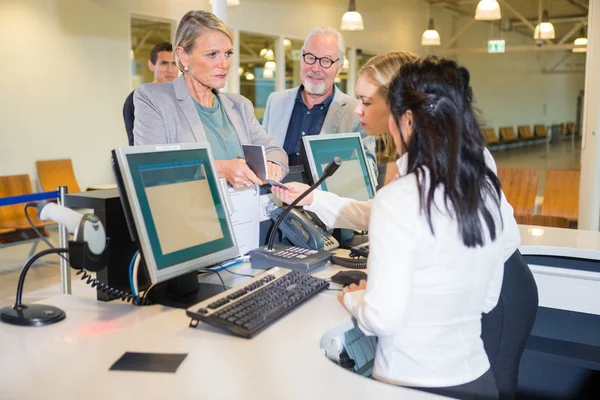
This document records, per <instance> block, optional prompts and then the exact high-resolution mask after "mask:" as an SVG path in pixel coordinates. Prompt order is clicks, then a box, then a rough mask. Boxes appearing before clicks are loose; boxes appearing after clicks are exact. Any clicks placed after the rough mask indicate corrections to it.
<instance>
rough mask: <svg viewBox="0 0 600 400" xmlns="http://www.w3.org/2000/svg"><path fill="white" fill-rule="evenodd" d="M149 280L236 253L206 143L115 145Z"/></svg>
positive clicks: (191, 268) (197, 267)
mask: <svg viewBox="0 0 600 400" xmlns="http://www.w3.org/2000/svg"><path fill="white" fill-rule="evenodd" d="M114 156H115V157H116V162H117V165H118V170H119V172H120V175H121V176H120V177H119V178H120V179H118V180H119V181H120V182H119V183H120V184H121V186H122V188H121V196H123V195H125V196H127V203H128V204H129V208H130V209H131V217H132V219H133V223H134V224H135V231H136V235H134V236H137V239H138V242H139V246H140V250H141V252H142V255H143V256H144V259H145V261H146V265H147V267H148V273H149V275H150V279H151V280H152V283H158V282H162V281H165V280H167V279H170V278H174V277H177V276H180V275H183V274H185V273H188V272H192V271H194V270H198V269H199V268H202V267H207V266H212V265H214V264H217V263H220V262H222V261H225V260H228V259H230V258H234V257H236V256H237V255H238V249H237V247H236V243H235V239H234V235H233V231H232V228H231V222H230V220H229V216H228V214H227V210H226V208H225V202H224V199H223V193H222V192H221V188H220V185H219V181H218V176H217V174H216V171H215V169H214V162H213V158H212V154H211V152H210V149H209V148H208V145H207V144H204V143H197V144H179V145H168V146H136V147H123V148H119V149H116V150H115V151H114Z"/></svg>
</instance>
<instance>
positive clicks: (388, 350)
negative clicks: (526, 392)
mask: <svg viewBox="0 0 600 400" xmlns="http://www.w3.org/2000/svg"><path fill="white" fill-rule="evenodd" d="M463 92H464V78H463V72H462V71H461V67H459V66H458V65H457V64H456V63H455V62H454V61H451V60H445V59H437V58H426V59H424V60H420V61H416V62H413V63H408V64H405V65H403V66H402V68H401V69H400V73H399V75H398V76H397V77H396V78H395V79H394V80H393V81H392V84H391V85H390V89H389V95H388V103H389V106H390V110H391V114H392V115H391V117H390V121H389V129H390V133H391V135H392V137H393V138H394V142H395V145H396V148H397V149H398V151H399V154H402V156H401V158H400V159H399V160H398V170H399V174H400V177H399V178H398V179H396V180H395V181H393V182H391V183H390V184H388V185H387V186H385V187H384V188H383V189H381V190H380V191H379V192H378V193H377V195H376V197H375V200H374V203H373V206H372V210H371V219H370V224H369V237H370V254H369V262H368V263H369V282H368V285H365V284H364V283H363V284H361V285H359V286H354V287H352V288H351V289H350V290H347V291H346V293H345V294H344V296H343V298H342V299H341V301H342V302H343V304H344V305H345V306H346V308H348V310H349V311H350V312H351V313H352V314H353V315H354V316H355V317H356V319H357V321H358V324H359V326H360V327H361V329H362V330H363V331H365V332H368V333H371V334H374V335H376V336H378V338H379V342H378V348H377V353H376V356H375V367H374V370H373V377H375V378H376V379H378V380H381V381H385V382H389V383H392V384H398V385H404V386H413V387H418V388H420V389H423V390H427V391H432V392H434V393H439V394H442V395H446V396H452V397H458V398H474V397H475V398H481V399H488V398H489V399H494V398H498V391H497V389H496V385H495V382H494V377H493V375H492V373H491V371H490V363H489V361H488V357H487V356H486V353H485V350H484V347H483V342H482V340H481V337H480V335H481V314H482V312H484V313H485V312H489V311H490V310H492V309H493V308H494V306H495V305H496V303H497V302H498V297H499V293H500V288H501V284H502V276H503V270H504V268H503V267H504V261H505V260H506V259H507V258H508V257H509V256H510V255H511V254H512V253H513V252H514V250H515V249H516V247H517V245H518V243H519V240H520V237H519V232H518V229H517V224H516V221H515V219H514V217H513V210H512V208H511V207H510V206H509V205H508V203H507V202H506V199H505V198H504V195H503V194H502V191H501V189H500V182H499V181H498V178H497V176H496V174H495V173H494V171H493V169H492V168H495V167H494V164H493V160H492V159H491V156H490V155H489V152H487V151H485V144H484V142H483V139H482V136H481V133H480V132H479V130H478V128H477V126H476V125H474V124H472V123H471V121H469V120H465V114H468V113H469V107H471V105H470V102H468V101H465V96H464V93H463Z"/></svg>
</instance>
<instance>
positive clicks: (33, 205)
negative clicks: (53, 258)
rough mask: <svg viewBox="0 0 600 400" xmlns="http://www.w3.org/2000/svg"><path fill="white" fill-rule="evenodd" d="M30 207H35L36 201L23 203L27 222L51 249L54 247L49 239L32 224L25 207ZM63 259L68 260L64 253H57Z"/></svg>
mask: <svg viewBox="0 0 600 400" xmlns="http://www.w3.org/2000/svg"><path fill="white" fill-rule="evenodd" d="M30 207H34V208H37V203H36V202H33V201H30V202H29V203H25V218H27V222H29V226H31V227H32V228H33V230H34V232H35V233H37V235H38V236H39V237H40V239H42V241H43V242H44V243H46V245H48V247H50V248H51V249H55V248H56V247H54V245H53V244H52V242H51V241H49V240H48V239H46V237H45V236H44V235H42V232H40V231H39V230H38V228H37V226H35V225H34V224H33V221H32V220H31V218H30V217H29V213H28V212H27V209H28V208H30ZM58 255H59V256H60V257H61V258H62V259H63V260H65V261H69V259H68V258H66V257H65V256H64V255H62V254H60V253H59V254H58Z"/></svg>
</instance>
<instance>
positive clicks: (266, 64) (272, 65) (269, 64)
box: [265, 61, 277, 71]
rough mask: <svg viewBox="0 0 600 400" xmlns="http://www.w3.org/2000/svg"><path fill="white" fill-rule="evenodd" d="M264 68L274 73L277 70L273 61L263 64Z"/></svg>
mask: <svg viewBox="0 0 600 400" xmlns="http://www.w3.org/2000/svg"><path fill="white" fill-rule="evenodd" d="M265 68H266V69H270V70H272V71H275V70H276V69H277V64H275V61H267V62H266V63H265Z"/></svg>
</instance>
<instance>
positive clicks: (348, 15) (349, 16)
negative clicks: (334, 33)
mask: <svg viewBox="0 0 600 400" xmlns="http://www.w3.org/2000/svg"><path fill="white" fill-rule="evenodd" d="M340 29H341V30H342V31H362V30H363V29H365V25H364V24H363V19H362V15H360V13H359V12H358V11H356V2H355V0H350V4H348V11H346V12H345V13H344V15H343V16H342V24H341V26H340Z"/></svg>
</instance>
